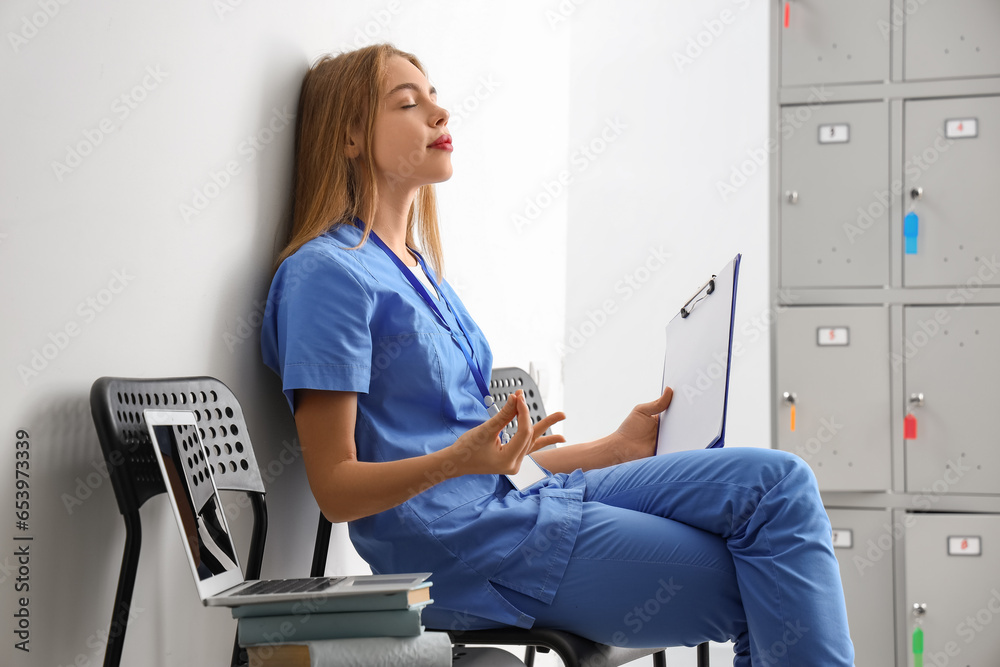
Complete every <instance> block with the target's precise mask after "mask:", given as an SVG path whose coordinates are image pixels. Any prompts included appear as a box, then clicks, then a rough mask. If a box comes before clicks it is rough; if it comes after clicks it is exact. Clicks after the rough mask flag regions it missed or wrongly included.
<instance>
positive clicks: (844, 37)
mask: <svg viewBox="0 0 1000 667" xmlns="http://www.w3.org/2000/svg"><path fill="white" fill-rule="evenodd" d="M786 5H787V10H786V9H785V7H786ZM889 6H890V2H889V0H877V1H875V2H872V0H795V1H794V2H782V3H781V8H782V11H779V12H777V14H778V17H779V20H780V21H782V23H783V24H784V18H785V17H784V11H787V12H788V21H787V27H781V28H779V30H780V31H781V85H783V86H802V85H809V84H819V83H858V82H862V81H886V80H888V78H889V33H888V32H887V31H886V30H885V28H884V26H887V25H889Z"/></svg>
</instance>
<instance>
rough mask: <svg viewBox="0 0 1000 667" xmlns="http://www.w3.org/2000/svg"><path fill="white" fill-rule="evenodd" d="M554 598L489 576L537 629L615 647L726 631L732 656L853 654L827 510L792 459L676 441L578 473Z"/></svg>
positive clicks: (794, 660) (750, 661)
mask: <svg viewBox="0 0 1000 667" xmlns="http://www.w3.org/2000/svg"><path fill="white" fill-rule="evenodd" d="M585 475H586V481H587V489H586V493H585V496H584V501H585V502H584V506H583V519H582V523H581V527H580V533H579V536H578V538H577V541H576V545H575V547H574V549H573V554H572V557H571V560H570V562H569V566H568V568H567V570H566V574H565V576H564V578H563V580H562V583H561V584H560V586H559V589H558V592H557V593H556V596H555V599H554V600H553V601H552V604H548V605H547V604H544V603H542V602H540V601H538V600H535V599H534V598H531V597H528V596H526V595H522V594H520V593H517V592H516V591H512V590H510V589H507V588H503V587H498V590H499V591H500V592H501V594H503V595H504V596H505V597H506V598H507V599H508V600H509V601H510V602H511V603H512V604H513V605H515V606H516V607H518V608H519V609H521V610H523V611H524V612H525V613H527V614H530V615H532V616H534V617H535V619H536V621H535V624H536V626H538V627H549V628H557V629H563V630H568V631H570V632H574V633H576V634H579V635H581V636H583V637H587V638H589V639H591V640H594V641H599V642H603V643H607V644H614V645H618V646H632V647H654V646H655V647H660V646H679V645H686V646H693V645H695V644H698V643H701V642H703V641H706V640H712V641H719V642H725V641H728V640H733V641H734V642H735V653H736V656H735V659H734V662H733V664H734V666H735V667H749V666H750V665H753V667H764V666H770V665H782V666H793V665H794V666H795V667H806V666H809V665H817V666H822V667H837V666H839V665H853V664H854V647H853V645H852V643H851V639H850V635H849V632H848V626H847V613H846V609H845V606H844V593H843V588H842V585H841V581H840V572H839V569H838V565H837V560H836V558H835V556H834V553H833V545H832V543H831V530H830V521H829V519H828V518H827V515H826V512H825V510H824V509H823V505H822V503H821V500H820V495H819V491H818V489H817V486H816V478H815V476H814V475H813V473H812V471H811V470H810V469H809V467H808V466H807V465H806V463H805V462H803V460H802V459H800V458H799V457H797V456H795V455H793V454H789V453H787V452H782V451H777V450H771V449H760V448H750V447H737V448H722V449H708V450H697V451H690V452H679V453H675V454H669V455H665V456H656V457H651V458H647V459H642V460H639V461H633V462H630V463H625V464H621V465H617V466H612V467H609V468H603V469H599V470H592V471H589V472H587V473H585Z"/></svg>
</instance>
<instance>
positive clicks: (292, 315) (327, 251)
mask: <svg viewBox="0 0 1000 667" xmlns="http://www.w3.org/2000/svg"><path fill="white" fill-rule="evenodd" d="M342 252H344V251H343V250H341V249H339V248H335V247H329V246H324V244H321V243H314V244H307V245H305V246H303V247H302V248H300V249H299V251H298V252H296V253H295V254H294V255H292V256H291V257H289V258H288V259H286V260H285V261H284V262H282V264H281V266H280V267H279V268H278V271H277V272H276V273H275V275H274V279H273V280H272V281H271V289H270V291H269V293H268V297H267V304H266V305H265V308H264V322H263V324H262V326H261V354H262V356H263V360H264V363H265V364H266V365H267V366H268V367H269V368H271V370H273V371H274V372H276V373H277V374H278V375H279V376H280V377H281V384H282V391H283V392H284V394H285V398H286V399H287V400H288V407H289V408H290V409H291V410H292V411H293V412H294V411H295V405H294V402H293V399H294V390H295V389H328V390H339V391H354V392H359V393H367V392H368V385H369V380H370V379H371V360H372V335H371V316H372V312H373V303H372V298H371V295H370V294H369V292H368V291H367V290H366V289H365V287H364V286H363V285H362V283H361V282H360V281H359V276H358V271H357V270H352V269H351V267H350V265H351V263H352V262H353V260H352V259H351V258H349V257H338V256H337V255H338V253H342Z"/></svg>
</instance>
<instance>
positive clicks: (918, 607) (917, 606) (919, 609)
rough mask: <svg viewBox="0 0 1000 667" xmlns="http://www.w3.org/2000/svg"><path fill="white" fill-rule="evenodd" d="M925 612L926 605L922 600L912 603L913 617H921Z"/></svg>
mask: <svg viewBox="0 0 1000 667" xmlns="http://www.w3.org/2000/svg"><path fill="white" fill-rule="evenodd" d="M926 613H927V605H926V604H925V603H923V602H914V603H913V617H914V618H922V617H923V615H924V614H926Z"/></svg>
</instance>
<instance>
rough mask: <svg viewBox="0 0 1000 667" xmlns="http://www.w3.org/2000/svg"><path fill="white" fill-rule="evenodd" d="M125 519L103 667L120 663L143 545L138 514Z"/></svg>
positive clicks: (110, 666)
mask: <svg viewBox="0 0 1000 667" xmlns="http://www.w3.org/2000/svg"><path fill="white" fill-rule="evenodd" d="M124 519H125V548H124V549H123V551H122V566H121V570H120V571H119V573H118V590H117V591H115V606H114V611H113V612H112V614H111V627H110V628H109V630H108V644H107V648H106V649H105V651H104V667H118V666H119V665H120V664H121V661H122V648H123V647H124V646H125V630H126V629H127V628H128V616H129V608H130V607H131V606H132V591H133V589H134V588H135V575H136V573H137V572H138V570H139V547H140V546H141V545H142V527H141V524H140V523H139V513H138V512H135V514H131V515H130V514H125V515H124Z"/></svg>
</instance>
